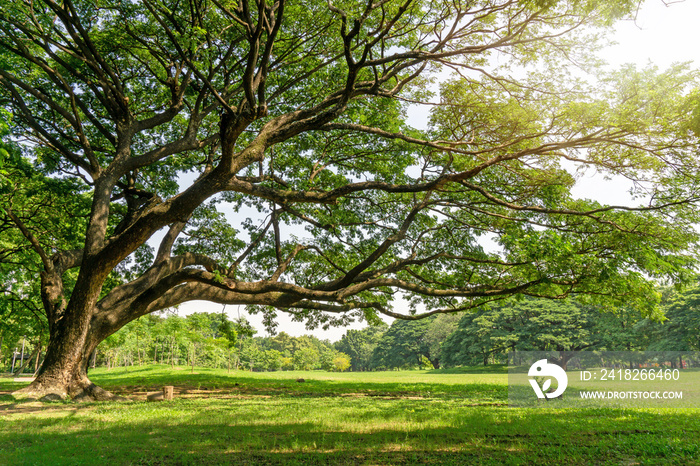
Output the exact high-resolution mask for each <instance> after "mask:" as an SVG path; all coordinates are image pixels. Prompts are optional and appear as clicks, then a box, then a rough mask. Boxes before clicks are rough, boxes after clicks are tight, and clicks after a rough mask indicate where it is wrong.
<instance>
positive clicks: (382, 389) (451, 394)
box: [90, 367, 508, 404]
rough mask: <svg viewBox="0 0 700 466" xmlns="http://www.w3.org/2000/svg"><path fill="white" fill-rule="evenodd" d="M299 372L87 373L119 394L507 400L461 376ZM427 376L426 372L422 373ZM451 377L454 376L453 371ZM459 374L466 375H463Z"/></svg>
mask: <svg viewBox="0 0 700 466" xmlns="http://www.w3.org/2000/svg"><path fill="white" fill-rule="evenodd" d="M299 374H300V373H295V372H276V373H266V374H262V376H261V374H260V373H251V372H243V371H241V372H232V373H231V374H226V373H221V372H215V371H211V372H209V371H207V370H206V369H203V370H201V371H200V370H197V371H196V372H195V373H191V372H190V371H189V370H181V371H177V370H176V371H170V370H168V371H154V370H153V369H152V368H149V367H144V368H141V369H139V368H136V369H133V370H130V371H129V372H122V373H109V372H104V371H103V372H100V373H99V374H98V373H96V374H94V375H90V377H91V379H92V380H93V381H94V382H95V383H96V384H98V385H100V386H101V387H103V388H105V389H107V390H110V391H113V392H114V393H117V394H120V395H129V394H131V393H134V392H138V391H158V390H161V389H162V387H163V386H164V385H174V386H175V387H176V388H177V389H178V390H179V391H183V390H184V391H189V390H197V391H199V392H202V391H204V392H206V391H210V392H214V391H217V392H225V393H228V394H239V395H266V396H291V397H304V396H306V397H338V396H371V397H372V396H374V397H388V398H391V397H396V398H404V397H418V398H434V397H447V398H460V399H465V400H468V401H469V402H470V403H473V404H480V403H484V404H494V403H496V404H501V403H505V402H506V401H507V398H508V390H507V386H506V385H505V384H493V383H478V382H473V381H471V380H470V379H469V378H467V377H465V379H464V383H441V382H439V381H438V382H435V383H432V382H414V381H391V380H387V381H386V382H383V381H365V380H364V378H363V374H364V373H357V377H356V378H354V379H352V380H343V379H331V380H328V379H325V378H323V377H324V376H326V375H327V373H322V372H320V373H318V376H319V378H318V379H315V378H314V375H315V374H314V373H313V372H305V373H301V374H302V375H303V376H304V382H303V383H299V382H297V377H298V375H299ZM424 374H429V372H427V371H426V372H424ZM455 374H457V373H455ZM464 374H465V375H467V374H471V373H464Z"/></svg>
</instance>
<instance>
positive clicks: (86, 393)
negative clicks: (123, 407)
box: [13, 313, 123, 401]
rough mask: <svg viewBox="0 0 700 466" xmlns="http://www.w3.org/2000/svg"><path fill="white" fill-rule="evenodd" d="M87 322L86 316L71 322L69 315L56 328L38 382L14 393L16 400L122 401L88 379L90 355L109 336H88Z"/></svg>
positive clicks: (37, 378)
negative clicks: (99, 337)
mask: <svg viewBox="0 0 700 466" xmlns="http://www.w3.org/2000/svg"><path fill="white" fill-rule="evenodd" d="M86 314H88V315H89V313H86ZM85 320H86V319H85V317H84V316H75V317H73V318H72V319H71V316H70V315H67V316H65V317H64V318H63V319H62V320H61V321H59V322H57V324H56V325H54V328H53V330H54V331H53V332H52V334H51V335H50V339H49V345H48V347H47V349H46V357H45V358H44V361H43V362H42V364H41V368H40V369H39V372H38V374H37V377H36V379H35V380H34V382H32V383H31V384H30V385H29V386H28V387H25V388H23V389H21V390H18V391H16V392H14V393H13V395H14V396H15V397H17V398H31V399H38V400H40V401H52V400H65V399H68V398H70V399H73V400H75V401H95V400H97V401H104V400H121V399H123V398H121V397H118V396H116V395H114V394H112V393H110V392H108V391H106V390H104V389H102V388H100V387H98V386H97V385H95V384H94V383H92V381H90V379H89V378H88V376H87V369H88V365H89V363H90V355H91V354H92V353H93V351H95V349H96V348H97V345H98V344H99V343H100V342H101V341H102V340H103V339H104V338H106V336H105V337H104V338H101V339H98V338H97V337H96V335H94V333H91V334H90V335H89V336H88V327H89V323H86V322H85ZM83 326H84V329H83Z"/></svg>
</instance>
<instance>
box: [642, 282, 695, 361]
mask: <svg viewBox="0 0 700 466" xmlns="http://www.w3.org/2000/svg"><path fill="white" fill-rule="evenodd" d="M664 310H665V317H666V319H667V320H665V321H663V322H650V323H649V325H648V326H647V329H648V331H650V333H651V334H652V335H653V337H652V338H653V341H652V343H651V344H650V345H649V350H652V351H700V287H693V288H691V289H689V290H686V291H683V292H679V293H678V292H672V291H669V292H668V294H667V297H666V300H665V302H664Z"/></svg>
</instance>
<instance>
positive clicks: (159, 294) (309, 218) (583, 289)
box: [0, 0, 698, 399]
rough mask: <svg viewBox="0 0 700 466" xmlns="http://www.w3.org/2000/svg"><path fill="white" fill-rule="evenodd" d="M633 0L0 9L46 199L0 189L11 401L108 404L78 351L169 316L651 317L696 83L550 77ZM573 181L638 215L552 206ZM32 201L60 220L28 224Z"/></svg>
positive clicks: (327, 321)
mask: <svg viewBox="0 0 700 466" xmlns="http://www.w3.org/2000/svg"><path fill="white" fill-rule="evenodd" d="M634 6H635V5H633V2H630V1H628V0H615V1H608V0H606V1H602V0H585V1H584V0H558V1H557V0H553V1H539V0H494V1H490V0H489V1H475V2H426V1H420V0H388V1H381V2H369V3H366V2H365V3H353V2H341V3H334V2H326V1H317V2H306V3H304V4H296V3H290V2H287V1H286V0H275V1H271V0H256V1H254V2H253V1H250V0H242V1H239V2H233V3H232V2H224V1H219V0H185V1H181V2H172V1H160V0H158V1H156V0H144V1H140V2H123V1H117V0H90V1H87V0H62V1H60V2H57V1H55V0H36V1H23V0H21V1H4V2H3V3H2V8H0V102H2V104H3V107H4V108H5V109H7V110H8V112H9V113H10V114H12V115H13V120H12V123H11V125H10V129H11V133H12V137H13V138H14V139H15V140H18V141H22V142H23V144H24V145H23V149H22V151H23V154H22V157H23V160H24V161H25V162H26V163H28V164H30V165H31V166H32V167H34V169H35V170H37V171H39V172H40V173H41V174H42V176H43V177H44V178H43V180H44V181H46V182H47V183H48V181H49V180H50V181H51V183H53V184H54V185H55V186H54V188H53V190H52V191H47V192H62V193H63V195H62V196H61V197H60V198H57V199H56V200H54V204H50V205H47V204H45V203H44V202H42V201H41V200H40V199H41V198H43V197H40V198H36V197H33V196H32V195H31V193H30V192H29V190H28V189H25V187H24V186H25V185H24V183H25V178H24V177H19V176H14V175H12V176H10V186H9V187H7V188H5V190H4V191H3V193H2V211H1V212H2V215H3V217H4V220H3V222H4V223H5V224H6V225H10V224H11V225H12V229H11V230H12V231H11V232H10V231H6V232H3V233H2V235H3V239H2V241H5V239H4V238H5V236H6V235H11V236H12V237H13V238H15V237H18V236H21V237H22V240H23V241H24V244H25V245H26V246H27V247H28V248H30V249H31V254H32V255H33V256H34V259H33V261H31V262H30V263H31V264H40V268H41V272H40V274H39V275H40V283H38V284H37V285H36V286H37V287H39V288H40V290H41V293H40V296H41V301H42V307H43V310H44V312H45V314H46V316H47V322H48V328H49V333H50V341H49V344H48V348H47V354H46V359H45V361H44V364H43V366H42V368H41V371H40V373H39V375H38V377H37V379H36V380H35V381H34V382H33V383H32V385H31V386H30V387H28V388H27V389H25V390H23V393H24V394H25V395H31V396H37V397H41V396H44V395H51V396H54V397H55V396H58V397H66V396H71V397H74V398H83V399H90V398H109V397H110V394H109V393H107V392H104V391H103V390H100V389H99V387H96V386H95V384H93V383H92V382H91V381H90V380H89V378H88V377H87V373H86V367H87V361H88V360H89V357H88V356H89V355H90V354H91V353H92V351H93V350H94V348H95V347H96V346H97V345H98V344H99V343H100V342H101V341H103V340H104V339H105V338H107V337H108V336H109V335H111V334H113V333H114V332H115V331H117V330H118V329H119V328H121V327H122V326H124V325H125V324H127V323H128V322H130V321H132V320H134V319H136V318H138V317H139V316H142V315H145V314H148V313H151V312H154V311H157V310H160V309H166V308H169V307H172V306H175V305H178V304H180V303H183V302H186V301H190V300H209V301H214V302H218V303H225V304H241V305H249V306H253V310H256V309H257V311H259V312H263V313H264V314H265V318H266V321H267V322H268V323H270V324H272V323H273V321H274V317H275V315H276V314H275V313H276V312H277V311H278V310H282V311H285V312H290V313H292V314H293V315H294V316H295V318H297V319H299V320H302V321H304V320H305V321H306V322H307V324H308V325H309V327H314V326H319V325H321V326H327V325H336V324H344V323H347V322H349V321H351V320H356V319H368V320H373V319H376V314H377V313H383V314H385V315H388V316H391V317H395V318H407V319H417V318H420V317H423V316H426V315H430V313H445V312H455V311H459V310H466V309H471V308H474V307H478V306H480V305H482V304H484V303H486V302H489V301H492V300H494V299H500V298H502V297H505V296H508V295H511V294H516V293H521V294H532V295H537V296H547V297H562V296H564V295H566V294H569V293H572V292H577V293H595V294H596V295H597V296H623V297H624V298H625V299H626V300H631V301H635V302H639V303H646V304H648V303H651V305H650V306H649V307H650V308H653V307H654V300H653V299H650V295H652V294H653V292H652V287H651V284H650V281H649V278H650V277H651V278H653V277H655V276H664V277H675V278H683V275H684V273H685V272H686V271H687V270H688V264H689V259H688V257H686V256H685V254H686V252H687V251H688V250H689V244H690V243H692V242H693V241H695V236H696V233H695V230H694V229H693V227H692V225H693V223H694V222H696V221H697V218H696V217H697V208H696V206H695V204H694V203H695V201H696V199H697V192H696V190H697V189H698V188H697V186H698V183H696V182H695V180H694V177H695V176H696V175H697V173H698V170H697V163H696V158H695V156H696V149H697V145H696V143H697V141H696V138H695V136H694V135H693V133H692V132H690V131H689V128H691V127H692V123H693V121H692V115H693V112H692V109H693V108H692V106H693V105H695V103H696V102H695V101H694V100H693V99H692V98H691V97H692V96H690V95H689V92H690V90H691V89H692V88H694V87H695V86H696V84H695V82H694V80H693V77H692V76H691V75H690V74H688V73H685V72H683V70H680V69H675V70H671V71H669V72H667V73H654V72H652V71H637V70H633V69H626V70H622V71H621V72H619V73H616V74H613V75H611V76H605V75H604V73H602V72H598V71H597V70H593V71H595V74H591V75H590V79H588V78H586V79H580V80H577V79H576V78H575V77H574V76H575V73H570V72H569V70H568V69H566V65H567V64H570V63H575V64H576V66H578V67H579V69H582V70H588V71H591V70H592V67H593V65H594V63H592V62H593V60H592V59H591V56H592V55H591V53H590V52H591V44H594V43H595V41H594V40H592V38H591V37H588V36H586V34H588V33H589V32H591V31H593V33H596V32H597V31H595V30H594V28H597V27H601V28H602V27H605V26H607V25H609V24H610V23H611V21H613V20H615V19H617V18H620V17H622V16H623V15H625V14H627V13H629V11H630V10H632V9H634ZM579 31H580V32H579ZM500 57H509V60H508V61H507V63H503V60H500ZM438 77H441V78H442V79H443V82H442V84H441V85H440V86H439V89H437V88H434V87H433V86H432V83H435V81H436V79H438ZM596 78H599V79H596ZM435 92H439V95H437V94H435ZM422 103H423V104H426V106H427V107H428V108H431V109H433V110H432V117H431V121H430V124H429V128H427V129H425V130H418V129H416V128H412V127H411V126H410V125H409V124H408V123H407V121H406V115H407V112H408V110H409V108H410V106H411V105H415V104H418V105H420V104H422ZM576 166H579V167H594V168H595V169H596V170H599V171H601V172H603V173H606V174H610V175H618V176H623V177H627V178H629V179H632V180H634V181H638V183H637V184H636V185H635V186H636V189H638V190H639V191H638V192H637V193H636V194H643V195H644V199H643V201H641V202H640V203H639V205H630V206H605V205H601V204H599V203H597V202H594V201H588V200H583V199H575V198H573V197H572V196H571V195H570V188H571V187H572V186H573V184H574V182H575V178H574V176H573V175H572V174H571V173H573V171H572V170H573V169H575V167H576ZM44 181H42V182H44ZM74 204H75V205H74ZM56 205H66V206H67V207H66V208H68V209H72V210H71V212H74V213H78V215H73V216H72V217H71V218H76V219H78V221H77V222H76V223H75V224H73V223H70V222H68V223H66V222H61V221H59V222H58V223H59V224H58V225H56V227H55V228H54V227H53V226H52V227H51V228H49V227H48V226H47V225H50V224H51V222H55V221H57V220H61V219H63V218H64V217H63V216H61V215H58V216H56V217H54V215H56V213H57V209H56V207H55V206H56ZM225 208H226V209H230V211H232V212H233V214H232V215H231V214H230V215H226V214H225V213H224V210H225ZM251 211H252V212H257V213H256V214H254V215H250V217H251V218H249V219H248V218H246V217H247V214H246V212H251ZM485 235H488V236H489V237H492V238H495V240H496V241H495V242H496V244H498V248H497V250H494V251H487V250H485V249H484V248H483V247H482V246H481V243H480V241H479V239H480V237H483V236H485ZM20 262H22V263H24V261H23V260H22V261H20ZM25 275H26V276H29V275H31V274H25ZM397 292H398V293H402V294H403V295H404V296H405V297H406V299H407V300H409V302H411V303H412V304H411V305H412V309H411V312H407V313H403V312H401V310H399V309H394V307H393V306H392V296H394V295H395V293H397ZM256 306H257V307H256Z"/></svg>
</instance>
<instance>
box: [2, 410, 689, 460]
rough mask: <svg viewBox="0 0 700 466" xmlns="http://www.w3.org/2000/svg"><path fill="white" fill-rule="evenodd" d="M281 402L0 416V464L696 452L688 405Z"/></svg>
mask: <svg viewBox="0 0 700 466" xmlns="http://www.w3.org/2000/svg"><path fill="white" fill-rule="evenodd" d="M280 403H282V404H281V405H277V406H273V407H272V410H271V411H260V410H258V409H259V408H258V407H257V406H256V407H255V409H254V410H251V409H250V408H251V406H247V407H246V406H241V405H237V404H236V403H230V404H223V403H220V404H216V405H198V404H196V403H185V402H181V403H173V404H170V405H168V404H160V405H157V406H154V405H148V407H144V404H136V403H133V404H126V405H114V404H108V405H104V404H96V405H95V406H94V409H95V410H96V411H97V413H98V414H99V411H100V410H101V409H104V408H109V409H110V410H123V413H122V414H123V420H121V421H119V420H116V421H112V422H105V420H104V419H100V418H99V416H96V417H95V418H85V417H83V418H80V417H78V416H76V415H75V414H71V415H69V416H65V417H62V418H48V419H41V420H38V421H35V422H34V423H33V424H32V426H31V427H30V428H23V429H17V430H12V429H10V426H9V424H8V425H6V427H7V428H1V426H2V424H0V463H2V464H21V463H22V461H21V460H26V461H27V462H28V463H31V464H52V465H60V464H285V465H286V464H386V463H390V464H498V465H501V464H562V463H564V462H566V463H567V464H635V462H642V463H648V464H666V463H669V464H693V461H694V459H695V458H697V457H698V455H700V441H699V440H698V438H700V436H699V435H698V433H699V430H700V420H699V419H698V416H697V413H686V414H681V413H672V414H671V413H666V414H663V413H662V414H659V413H645V412H626V411H621V410H605V411H602V410H590V411H586V410H580V411H572V412H570V413H569V415H566V416H564V415H560V414H561V412H560V413H556V412H551V411H534V410H529V411H524V410H506V409H493V408H491V409H487V408H478V409H459V408H454V409H451V410H450V412H451V413H452V415H453V420H454V422H453V423H452V424H450V423H446V424H445V425H444V426H440V427H421V426H420V422H418V421H417V420H416V421H415V422H413V423H412V424H410V425H411V427H410V428H408V427H406V428H397V427H392V425H395V424H396V423H397V422H400V421H405V420H406V419H405V418H406V416H408V415H407V414H406V412H405V409H406V408H407V407H408V406H411V405H413V406H414V407H416V406H415V405H416V403H413V404H411V403H409V402H407V401H406V402H386V403H384V404H380V405H379V406H372V412H373V416H374V419H375V421H377V420H378V421H377V422H374V423H373V422H371V421H367V420H366V419H364V415H363V414H367V413H359V412H358V413H357V415H358V417H357V418H355V415H354V414H353V412H354V411H353V410H349V411H348V413H349V418H348V419H347V420H346V423H345V424H343V425H342V426H340V427H339V426H333V423H330V424H325V425H324V424H323V423H320V422H312V421H309V420H306V419H308V417H307V416H305V415H304V414H299V415H298V416H293V415H290V413H289V412H288V411H287V410H288V409H291V410H294V409H295V404H294V403H292V402H291V400H286V401H285V400H281V401H280ZM336 407H337V408H338V409H340V405H336ZM188 408H193V410H192V411H191V412H190V411H188ZM327 408H328V409H333V406H328V407H327ZM260 409H262V408H260ZM318 409H323V406H322V404H319V406H318ZM601 411H602V412H601ZM178 413H179V414H178ZM183 413H184V414H183ZM283 413H284V416H286V417H285V419H286V420H283V419H282V414H283ZM146 414H147V415H146ZM110 415H114V413H113V412H112V413H110ZM361 415H362V416H361ZM173 416H175V417H173ZM408 417H409V418H410V417H411V416H408ZM416 419H417V418H416ZM18 422H19V421H18Z"/></svg>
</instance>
